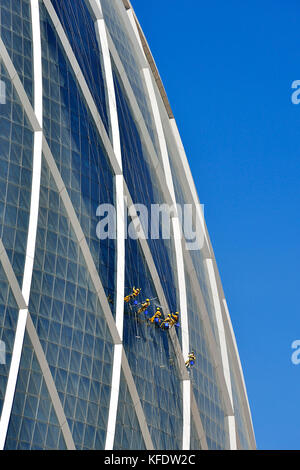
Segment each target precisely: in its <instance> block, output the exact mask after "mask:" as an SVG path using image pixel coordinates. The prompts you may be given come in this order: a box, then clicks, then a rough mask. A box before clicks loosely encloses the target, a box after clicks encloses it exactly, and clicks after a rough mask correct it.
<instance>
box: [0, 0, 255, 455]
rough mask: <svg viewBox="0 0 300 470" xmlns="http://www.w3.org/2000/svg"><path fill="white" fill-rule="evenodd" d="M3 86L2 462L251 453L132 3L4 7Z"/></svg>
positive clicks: (234, 368)
mask: <svg viewBox="0 0 300 470" xmlns="http://www.w3.org/2000/svg"><path fill="white" fill-rule="evenodd" d="M0 80H1V81H0V415H1V419H0V448H1V449H107V450H112V449H126V450H127V449H134V450H138V449H149V450H150V449H157V450H160V449H166V450H180V449H185V450H186V449H192V450H205V449H253V448H255V438H254V433H253V427H252V422H251V415H250V409H249V404H248V400H247V394H246V388H245V384H244V379H243V373H242V369H241V364H240V361H239V355H238V351H237V347H236V342H235V338H234V334H233V331H232V326H231V322H230V317H229V313H228V309H227V304H226V300H225V297H224V292H223V290H222V285H221V281H220V277H219V274H218V270H217V266H216V261H215V257H214V254H213V249H212V246H211V243H210V239H209V235H208V232H207V229H206V225H205V220H204V217H203V211H202V209H201V206H200V204H199V200H198V196H197V193H196V189H195V185H194V182H193V179H192V176H191V173H190V169H189V165H188V162H187V158H186V155H185V152H184V148H183V145H182V142H181V140H180V136H179V133H178V130H177V127H176V122H175V119H174V116H173V114H172V110H171V107H170V105H169V102H168V99H167V96H166V93H165V91H164V87H163V85H162V81H161V79H160V76H159V73H158V71H157V68H156V66H155V62H154V60H153V57H152V55H151V52H150V49H149V47H148V44H147V42H146V39H145V37H144V34H143V32H142V30H141V27H140V25H139V22H138V20H137V18H136V16H135V13H134V11H133V9H132V6H131V4H130V2H129V1H127V0H76V1H74V0H64V1H61V0H40V1H39V0H1V2H0ZM165 208H169V209H170V208H171V210H169V212H168V211H167V210H165ZM157 209H158V217H157V211H156V210H157ZM162 209H163V210H162ZM167 212H168V214H169V217H168V218H167V222H168V224H167V223H166V220H165V219H164V215H165V214H166V213H167ZM183 214H184V216H183ZM188 222H190V223H191V226H192V227H194V228H195V227H196V228H195V229H194V231H191V230H188V228H187V226H188ZM150 227H151V230H150ZM166 228H168V229H169V231H168V234H167V235H168V236H165V234H166V233H165V232H164V230H165V229H166ZM191 235H193V236H191ZM127 296H129V297H127ZM147 299H149V300H147ZM176 312H179V315H178V316H177V317H176V315H177V314H176ZM155 314H156V316H155ZM168 315H169V316H168ZM172 315H173V316H172ZM151 320H152V321H151Z"/></svg>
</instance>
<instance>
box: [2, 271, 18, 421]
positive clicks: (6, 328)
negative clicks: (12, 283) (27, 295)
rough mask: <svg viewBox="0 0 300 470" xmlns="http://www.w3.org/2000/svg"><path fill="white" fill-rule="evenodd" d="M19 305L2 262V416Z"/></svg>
mask: <svg viewBox="0 0 300 470" xmlns="http://www.w3.org/2000/svg"><path fill="white" fill-rule="evenodd" d="M17 321H18V307H17V304H16V301H15V299H14V296H13V294H12V291H11V289H10V287H9V284H8V281H7V278H6V275H5V272H4V270H3V268H2V264H1V263H0V416H1V412H2V407H3V401H4V396H5V391H6V385H7V379H8V374H9V369H10V364H11V357H12V352H13V347H14V340H15V333H16V328H17Z"/></svg>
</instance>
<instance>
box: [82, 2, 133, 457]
mask: <svg viewBox="0 0 300 470" xmlns="http://www.w3.org/2000/svg"><path fill="white" fill-rule="evenodd" d="M89 6H90V9H91V11H92V12H93V15H94V18H95V30H96V35H97V39H98V44H99V49H100V51H101V52H102V60H103V69H104V76H105V83H106V94H107V100H108V108H109V120H110V129H111V138H112V147H113V150H114V154H115V156H116V159H117V161H118V164H119V167H120V170H121V172H122V155H121V143H120V131H119V120H118V113H117V105H116V96H115V88H114V81H113V73H112V65H111V59H110V52H109V47H108V41H107V33H106V25H105V21H104V18H103V13H102V8H101V2H100V1H99V2H95V1H90V2H89ZM115 204H116V218H117V220H116V222H117V224H116V231H117V234H116V235H117V279H116V327H117V330H118V333H119V336H120V338H121V340H122V338H123V323H124V282H125V221H124V189H123V175H122V174H119V175H115ZM121 365H122V345H121V344H115V346H114V359H113V374H112V384H111V395H110V404H109V412H108V422H107V431H106V441H105V450H112V449H113V446H114V438H115V430H116V420H117V411H118V402H119V392H120V378H121Z"/></svg>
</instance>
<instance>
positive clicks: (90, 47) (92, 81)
mask: <svg viewBox="0 0 300 470" xmlns="http://www.w3.org/2000/svg"><path fill="white" fill-rule="evenodd" d="M52 5H53V6H54V8H55V10H56V13H57V16H58V17H59V19H60V22H61V23H62V26H63V28H64V30H65V33H66V35H67V37H68V40H69V41H70V44H71V47H72V49H73V52H74V54H75V56H76V59H77V61H78V63H79V66H80V68H81V71H82V73H83V75H84V78H85V79H86V81H87V84H88V86H89V89H90V91H91V93H92V96H93V98H94V101H95V103H96V106H97V108H98V111H99V114H100V116H101V118H102V121H103V123H104V125H105V128H106V131H107V132H108V117H107V106H106V95H105V86H104V80H103V72H102V62H101V60H100V59H101V51H100V50H99V44H98V41H97V37H96V31H95V27H94V21H93V19H92V17H91V15H90V12H89V10H88V8H87V6H86V2H85V1H84V0H76V2H74V0H64V1H63V2H62V1H61V0H52Z"/></svg>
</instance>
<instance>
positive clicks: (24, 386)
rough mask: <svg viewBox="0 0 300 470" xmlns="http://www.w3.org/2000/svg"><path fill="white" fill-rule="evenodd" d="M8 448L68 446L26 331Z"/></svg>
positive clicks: (6, 446) (42, 448) (53, 448)
mask: <svg viewBox="0 0 300 470" xmlns="http://www.w3.org/2000/svg"><path fill="white" fill-rule="evenodd" d="M5 449H6V450H55V449H59V450H65V449H66V445H65V442H64V438H63V435H62V432H61V428H60V426H59V422H58V419H57V416H56V414H55V411H54V408H53V405H52V402H51V398H50V395H49V392H48V389H47V387H46V384H45V381H44V378H43V375H42V372H41V369H40V366H39V363H38V361H37V358H36V355H35V352H34V350H33V347H32V344H31V341H30V339H29V336H28V333H27V332H26V333H25V338H24V346H23V350H22V356H21V363H20V369H19V374H18V380H17V386H16V393H15V396H14V401H13V407H12V414H11V418H10V421H9V426H8V431H7V437H6V442H5Z"/></svg>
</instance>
